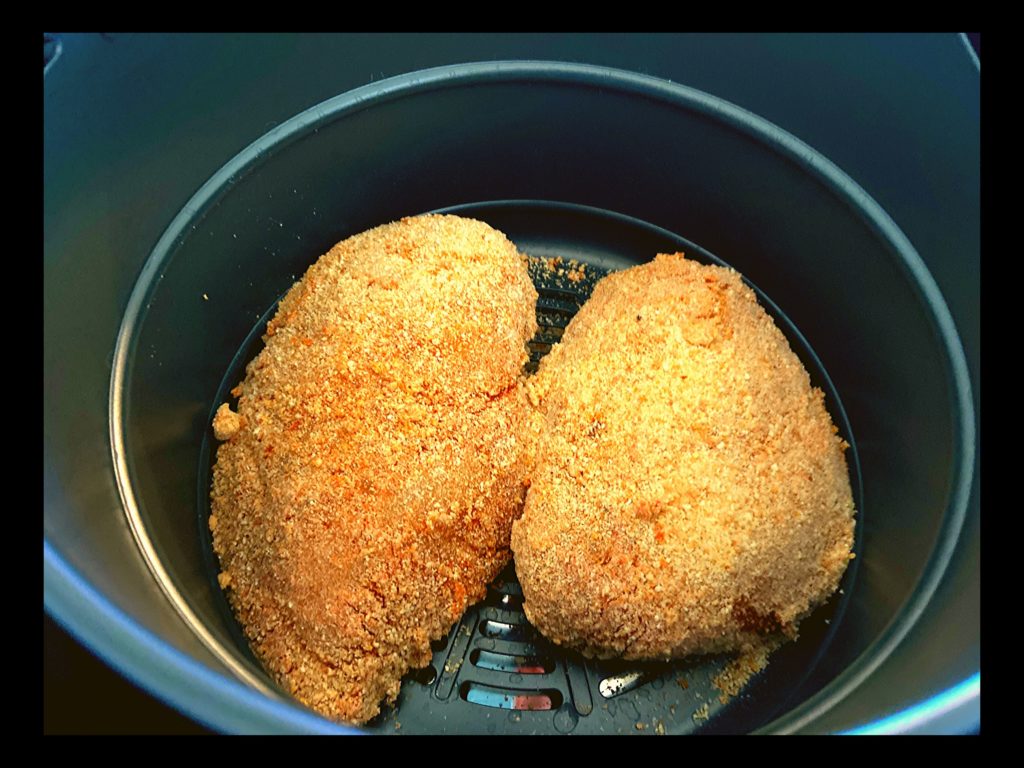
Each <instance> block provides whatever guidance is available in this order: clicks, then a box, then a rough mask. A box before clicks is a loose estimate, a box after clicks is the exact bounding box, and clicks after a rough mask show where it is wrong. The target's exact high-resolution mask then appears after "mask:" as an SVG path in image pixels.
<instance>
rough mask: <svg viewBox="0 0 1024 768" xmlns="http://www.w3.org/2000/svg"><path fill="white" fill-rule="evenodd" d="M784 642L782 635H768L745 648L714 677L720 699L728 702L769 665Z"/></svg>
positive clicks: (725, 702)
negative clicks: (771, 657)
mask: <svg viewBox="0 0 1024 768" xmlns="http://www.w3.org/2000/svg"><path fill="white" fill-rule="evenodd" d="M783 642H784V639H783V638H781V637H767V638H764V639H762V640H760V641H758V642H756V643H754V644H753V645H751V646H750V647H747V648H745V649H743V650H742V651H741V652H740V654H739V655H738V656H737V657H736V658H734V659H732V660H731V661H730V662H729V663H728V664H726V665H725V667H724V668H723V669H722V671H721V672H719V673H718V674H717V675H715V677H714V678H713V679H712V681H711V682H712V685H714V686H715V688H717V689H718V690H719V691H721V694H720V695H719V697H718V700H719V701H720V702H721V703H722V704H728V703H729V701H730V700H731V699H732V698H733V697H734V696H736V695H737V694H738V693H739V692H740V691H741V690H743V688H744V687H745V686H746V685H747V683H749V682H750V679H751V678H752V677H753V676H754V675H756V674H757V673H758V672H760V671H761V670H763V669H764V668H765V667H766V666H768V658H769V656H771V654H772V653H773V652H774V651H775V650H776V649H777V648H778V647H779V646H780V645H782V643H783Z"/></svg>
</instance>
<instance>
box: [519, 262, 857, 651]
mask: <svg viewBox="0 0 1024 768" xmlns="http://www.w3.org/2000/svg"><path fill="white" fill-rule="evenodd" d="M528 390H529V395H530V397H531V400H532V401H533V402H534V403H535V404H536V406H537V407H538V409H539V411H540V413H541V415H542V418H543V421H544V423H543V428H542V430H541V431H540V442H539V446H538V448H537V467H536V470H535V472H534V475H533V478H532V484H531V486H530V489H529V492H528V495H527V499H526V505H525V509H524V512H523V516H522V518H521V519H520V520H519V521H517V522H516V523H515V524H514V526H513V529H512V549H513V552H514V555H515V562H516V570H517V573H518V576H519V579H520V582H521V584H522V587H523V594H524V597H525V605H524V609H525V612H526V614H527V616H528V617H529V619H530V621H531V622H533V623H534V625H535V626H536V627H537V628H538V629H539V630H540V631H541V632H543V633H544V634H545V635H546V636H547V637H549V638H550V639H552V640H553V641H554V642H556V643H559V644H562V645H565V646H568V647H572V648H576V649H579V650H581V651H582V652H583V653H584V654H586V655H589V656H596V657H612V656H616V657H624V658H628V659H651V658H669V657H680V656H686V655H690V654H698V653H711V652H722V651H731V650H739V649H743V648H745V647H750V646H751V644H753V643H755V641H758V640H759V639H760V638H762V636H764V635H788V636H793V635H794V634H795V632H796V628H797V625H798V623H799V621H800V619H801V618H802V617H804V616H805V615H806V614H807V613H808V612H809V611H810V610H811V609H813V608H814V607H816V606H817V605H818V604H820V603H821V602H822V601H824V600H825V599H826V598H827V597H828V596H829V595H830V594H832V592H833V591H834V590H835V589H836V588H837V585H838V584H839V579H840V577H841V576H842V574H843V572H844V570H845V569H846V566H847V563H848V561H849V560H850V559H851V558H852V555H851V547H852V544H853V530H854V505H853V500H852V496H851V491H850V480H849V475H848V471H847V466H846V461H845V458H844V453H843V452H844V449H845V448H846V445H845V444H844V442H843V441H842V440H841V439H840V438H839V437H838V436H837V434H836V432H837V430H836V428H835V427H834V426H833V424H832V421H831V419H830V418H829V414H828V413H827V412H826V410H825V406H824V403H823V395H822V393H821V391H820V390H817V389H814V388H812V387H811V384H810V381H809V378H808V375H807V372H806V371H805V370H804V368H803V366H802V365H801V363H800V361H799V360H798V359H797V357H796V355H795V354H794V353H793V352H792V350H791V349H790V347H789V345H788V344H787V342H786V339H785V338H784V337H783V335H782V333H781V332H780V331H779V330H778V328H776V327H775V325H774V324H773V322H772V321H771V319H770V318H769V317H768V315H767V314H765V312H764V310H763V309H762V308H761V307H760V306H759V305H758V303H757V301H756V298H755V295H754V293H753V291H752V290H751V289H750V288H748V287H747V286H746V285H744V283H743V282H742V280H741V279H740V276H739V274H737V273H736V272H735V271H733V270H729V269H724V268H720V267H713V266H703V265H701V264H699V263H697V262H694V261H691V260H687V259H685V258H684V257H683V255H682V254H675V255H660V256H658V257H657V258H656V259H655V260H654V261H653V262H651V263H648V264H644V265H642V266H637V267H634V268H632V269H628V270H625V271H623V272H617V273H613V274H611V275H609V276H608V277H606V278H604V279H603V280H602V281H601V282H599V283H598V285H597V286H596V288H595V290H594V293H593V295H592V297H591V298H590V300H589V301H588V302H587V303H586V304H585V305H584V306H583V307H582V309H581V310H580V311H579V313H578V314H577V315H576V317H575V318H574V319H573V320H572V322H571V323H570V325H569V326H568V328H567V329H566V331H565V334H564V336H563V338H562V341H561V343H559V344H558V345H556V346H555V347H554V348H553V350H552V351H551V352H550V354H549V355H548V356H547V357H545V358H544V359H543V361H542V362H541V365H540V368H539V370H538V373H537V375H536V376H534V377H533V378H532V379H531V380H530V383H529V384H528Z"/></svg>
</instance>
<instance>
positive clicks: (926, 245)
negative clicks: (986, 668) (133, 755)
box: [43, 33, 981, 734]
mask: <svg viewBox="0 0 1024 768" xmlns="http://www.w3.org/2000/svg"><path fill="white" fill-rule="evenodd" d="M967 38H968V39H969V40H970V44H971V45H972V46H973V49H974V51H975V52H976V54H977V55H978V56H979V57H980V52H981V41H980V35H979V34H976V33H969V34H968V35H967ZM57 41H59V43H58V42H57ZM58 46H59V49H60V53H59V55H57V56H56V58H55V59H53V61H52V65H51V70H50V74H48V75H47V76H46V80H44V94H45V98H46V99H47V104H48V107H52V104H53V103H57V104H60V105H61V106H65V105H66V107H67V110H66V111H61V110H54V109H52V108H51V109H49V114H58V113H59V114H61V118H62V119H63V118H68V119H69V120H73V121H74V123H75V125H76V129H77V130H81V131H90V130H91V131H95V130H112V131H115V132H116V131H120V130H127V129H126V128H125V127H124V126H123V125H122V122H121V119H122V115H123V114H139V112H140V110H139V109H135V110H134V112H133V110H132V109H130V108H128V107H126V105H125V102H124V99H125V98H126V97H130V98H133V99H134V96H133V94H135V95H137V97H138V98H139V99H141V100H142V102H144V103H146V100H149V102H151V103H153V104H159V105H161V110H150V111H149V112H148V114H149V116H150V119H151V120H152V121H154V125H156V126H157V127H153V126H144V128H145V129H146V130H150V131H151V132H152V133H154V135H159V125H158V124H157V123H158V121H173V120H175V119H177V120H181V121H182V122H183V124H185V125H186V126H187V127H188V128H189V129H190V132H191V133H190V135H191V136H192V141H193V142H194V144H195V151H197V152H202V153H206V154H207V155H208V158H209V160H208V163H207V164H208V167H209V173H208V174H207V177H208V175H209V174H212V173H213V172H214V171H215V170H216V169H217V168H219V167H220V166H221V165H223V164H224V163H225V162H227V161H228V160H229V159H230V158H231V157H232V156H233V155H234V154H235V153H237V152H238V151H240V150H241V149H243V148H244V147H245V146H246V145H248V144H249V143H250V142H251V141H253V140H254V139H256V138H258V137H259V136H260V135H262V134H263V133H265V132H266V131H267V130H269V129H270V128H271V127H273V126H274V125H277V124H279V123H281V122H283V121H285V120H287V119H288V118H289V117H291V116H292V115H294V114H296V113H298V112H299V111H301V110H303V109H305V108H307V107H309V106H312V105H313V104H316V103H318V102H320V101H322V100H324V99H326V98H329V97H330V96H334V95H336V94H337V93H341V92H344V91H346V90H349V89H351V88H355V87H357V86H360V85H364V84H366V83H368V82H371V81H375V80H379V79H382V78H383V77H388V76H392V75H397V74H401V73H403V72H408V71H412V70H415V69H422V68H425V67H431V66H438V65H442V64H451V63H456V62H465V61H481V60H496V59H552V60H566V61H579V62H587V63H593V64H602V65H606V66H613V67H619V68H623V69H629V70H633V71H638V72H642V73H645V74H649V75H654V76H658V77H663V78H666V79H670V80H673V81H675V82H679V83H682V84H685V85H689V86H692V87H695V88H699V89H702V90H705V91H708V92H710V93H712V94H714V95H717V96H720V97H722V98H725V99H727V100H729V101H732V102H733V103H735V104H738V105H739V106H741V107H744V108H746V109H748V110H750V111H752V112H755V113H757V114H759V115H761V116H762V117H765V118H766V119H768V120H770V121H772V122H774V123H776V124H777V125H779V126H780V127H782V128H784V129H786V130H788V131H790V132H791V133H793V134H794V135H795V136H797V137H798V138H800V139H802V140H803V141H805V142H806V143H808V144H810V145H811V146H812V147H814V148H815V149H817V150H819V151H820V152H822V153H823V154H824V155H825V156H826V157H828V158H829V159H831V160H832V161H833V162H835V163H836V164H837V165H838V166H839V167H840V168H841V169H843V170H844V171H845V172H846V173H848V174H849V175H850V176H851V177H852V178H853V179H854V180H855V181H856V182H857V183H858V184H860V185H861V186H862V187H864V188H865V190H866V191H867V192H868V193H869V194H870V195H871V196H872V197H874V198H875V199H876V200H877V201H878V202H879V203H880V204H881V205H882V207H883V208H885V209H886V210H887V211H888V213H889V214H890V215H891V216H892V217H893V219H894V220H895V221H896V223H897V224H898V225H899V226H900V227H901V229H903V231H904V232H905V233H906V234H907V235H908V237H909V238H910V240H911V242H912V243H913V244H914V245H915V247H916V248H917V249H918V251H919V252H920V253H921V255H922V257H923V258H924V259H925V261H926V262H927V264H928V266H929V268H930V269H931V270H932V272H933V274H934V276H935V278H936V281H937V282H938V284H939V287H940V289H941V290H942V292H943V294H944V296H945V298H946V300H947V302H948V303H949V306H950V310H951V312H952V313H953V317H954V319H955V320H956V322H957V325H958V328H959V329H960V332H961V334H962V335H963V336H964V338H965V339H978V338H980V312H979V311H978V306H979V305H980V275H978V274H968V275H964V270H962V268H958V265H957V261H956V260H957V254H964V255H966V257H968V258H976V254H977V252H978V249H979V242H978V237H979V233H980V204H979V194H980V188H979V183H978V178H979V166H980V142H979V141H978V137H979V129H978V124H979V121H980V108H981V105H980V100H979V99H978V89H977V81H978V74H977V70H976V68H975V67H974V64H973V62H972V61H971V57H970V54H969V52H968V48H967V43H966V41H965V39H964V38H963V37H961V36H960V35H958V34H955V33H944V34H927V35H909V34H898V35H897V34H870V35H865V34H851V35H774V34H773V35H760V34H759V35H744V34H657V35H638V34H618V35H612V34H514V35H496V34H473V35H469V34H422V35H409V34H404V35H367V34H346V35H129V34H120V33H119V34H85V35H83V34H75V35H63V34H55V35H50V36H46V37H44V63H45V62H46V61H47V60H48V57H52V56H53V54H54V52H55V51H56V50H57V49H58ZM58 70H59V76H58V77H57V78H54V77H53V74H54V73H57V72H58ZM211 73H216V76H211ZM219 89H232V91H233V92H234V93H235V94H236V95H237V93H238V91H239V90H242V91H244V92H245V93H246V94H248V95H249V96H250V97H251V105H252V108H251V110H247V111H246V112H245V113H244V114H237V113H232V114H228V113H226V112H225V111H223V110H218V109H217V108H216V107H214V108H209V106H208V105H209V104H210V103H211V102H213V103H215V101H216V100H215V99H211V95H213V96H215V94H216V93H217V92H218V90H219ZM236 103H237V102H236ZM196 105H205V108H200V107H198V106H196ZM133 106H135V107H137V104H135V103H133ZM190 110H191V111H190ZM44 162H45V157H44ZM98 162H100V159H98V158H88V157H83V158H81V161H80V167H79V169H78V170H79V171H80V172H81V174H82V177H83V178H89V176H90V174H93V175H96V174H97V173H98V174H99V175H100V176H102V172H97V171H96V169H95V168H93V167H91V166H92V164H93V163H98ZM205 180H206V178H205V177H204V178H196V179H192V180H180V181H179V182H178V183H179V186H181V188H180V189H178V188H170V187H164V188H160V189H158V190H153V195H154V205H157V204H160V205H164V206H165V207H167V208H168V211H169V213H168V215H167V221H168V223H169V222H170V219H171V218H172V217H173V215H174V213H176V211H177V207H180V205H181V204H183V203H184V202H185V201H186V200H187V199H188V197H190V196H191V194H192V193H193V192H194V191H195V189H196V188H198V186H199V185H200V184H202V183H203V182H204V181H205ZM922 182H923V185H922ZM913 185H919V186H918V187H917V188H914V186H913ZM50 217H57V218H59V212H54V211H49V212H47V219H48V220H53V219H52V218H50ZM951 221H956V222H957V224H956V225H955V226H954V225H953V224H951V223H950V222H951ZM951 237H953V238H954V240H953V241H952V242H951V241H950V238H951ZM956 238H959V239H956ZM979 346H980V345H978V344H974V345H971V344H968V345H967V354H968V364H969V367H970V369H971V375H972V385H973V387H974V391H975V404H976V408H977V407H978V406H979V398H980V374H979V370H980V350H979ZM975 492H977V491H975ZM977 525H978V523H977V521H976V520H975V521H968V523H967V528H968V529H970V528H971V526H977ZM969 532H970V531H969V530H965V534H967V533H969ZM975 556H976V555H975ZM922 631H925V630H924V629H923V630H922ZM43 730H44V732H45V733H50V734H58V733H118V734H128V733H153V734H169V733H180V734H198V733H208V732H209V731H207V730H206V729H204V728H203V727H202V726H199V725H197V724H195V723H193V722H192V721H191V720H189V719H187V718H185V717H183V716H181V715H180V714H178V713H177V712H175V711H174V710H172V709H170V708H168V707H165V706H164V705H163V704H162V703H160V702H159V701H157V700H155V699H154V698H152V697H151V696H149V695H148V694H146V693H143V692H141V691H139V690H138V689H137V688H135V687H134V686H133V685H132V684H131V683H130V682H128V681H126V680H125V679H123V678H122V677H121V676H120V675H118V674H117V673H115V672H113V671H111V670H110V669H109V668H108V667H107V666H106V665H104V664H103V663H102V662H100V661H99V660H97V659H96V658H95V657H94V656H93V655H92V654H91V653H90V652H89V651H87V650H85V649H83V648H82V647H81V646H80V645H79V644H78V643H77V642H76V641H75V640H74V639H73V638H72V637H71V636H69V635H68V634H67V633H66V632H65V631H64V630H63V629H62V628H60V627H59V626H58V625H57V624H56V623H55V622H53V621H52V620H51V619H49V618H48V617H46V616H44V620H43Z"/></svg>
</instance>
